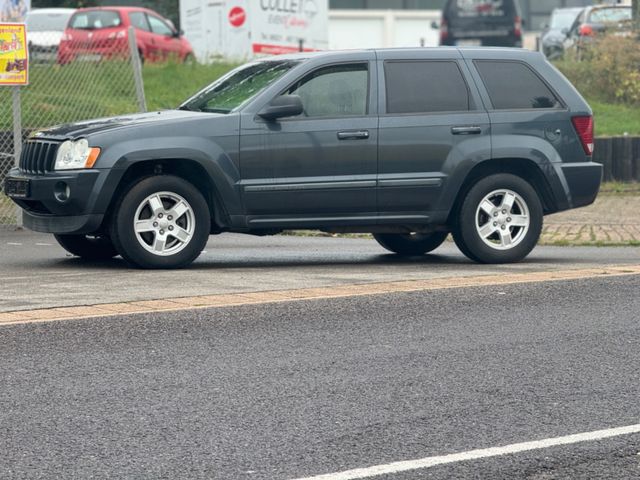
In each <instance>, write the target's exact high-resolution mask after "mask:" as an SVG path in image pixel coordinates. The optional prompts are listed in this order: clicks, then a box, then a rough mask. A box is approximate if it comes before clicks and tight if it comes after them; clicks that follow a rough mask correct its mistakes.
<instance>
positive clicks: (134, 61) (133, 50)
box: [128, 27, 147, 112]
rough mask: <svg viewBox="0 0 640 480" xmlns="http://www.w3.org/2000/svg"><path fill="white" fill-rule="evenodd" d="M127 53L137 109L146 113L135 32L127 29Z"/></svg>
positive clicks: (130, 28)
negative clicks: (128, 54) (129, 59)
mask: <svg viewBox="0 0 640 480" xmlns="http://www.w3.org/2000/svg"><path fill="white" fill-rule="evenodd" d="M128 37H129V53H130V55H131V66H132V67H133V81H134V82H135V84H136V97H137V98H138V109H139V110H140V111H141V112H146V111H147V101H146V99H145V98H144V82H143V80H142V62H141V60H140V52H139V51H138V44H137V43H136V31H135V29H134V28H133V27H129V35H128Z"/></svg>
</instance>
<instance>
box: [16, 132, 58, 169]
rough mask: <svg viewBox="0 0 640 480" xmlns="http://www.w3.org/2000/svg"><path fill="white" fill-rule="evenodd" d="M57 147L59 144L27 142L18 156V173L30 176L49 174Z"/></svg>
mask: <svg viewBox="0 0 640 480" xmlns="http://www.w3.org/2000/svg"><path fill="white" fill-rule="evenodd" d="M59 146H60V143H59V142H48V141H46V140H29V141H28V142H26V143H25V144H24V148H23V149H22V154H21V155H20V171H22V172H24V173H31V174H43V173H47V172H51V171H52V170H53V164H54V163H55V161H56V153H57V152H58V147H59Z"/></svg>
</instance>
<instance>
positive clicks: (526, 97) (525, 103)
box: [474, 60, 562, 110]
mask: <svg viewBox="0 0 640 480" xmlns="http://www.w3.org/2000/svg"><path fill="white" fill-rule="evenodd" d="M474 63H475V65H476V68H477V69H478V71H479V72H480V76H481V77H482V81H483V82H484V85H485V87H486V88H487V91H488V92H489V97H490V98H491V103H492V104H493V108H495V109H496V110H514V109H523V108H525V109H527V108H561V107H562V105H561V104H560V102H559V101H558V99H557V98H556V97H555V95H554V94H553V93H552V92H551V90H549V87H547V86H546V85H545V83H544V82H543V81H542V80H541V79H540V77H538V76H537V75H536V74H535V73H534V72H533V70H531V68H529V67H528V66H526V65H525V64H523V63H519V62H500V61H484V60H482V61H476V62H474Z"/></svg>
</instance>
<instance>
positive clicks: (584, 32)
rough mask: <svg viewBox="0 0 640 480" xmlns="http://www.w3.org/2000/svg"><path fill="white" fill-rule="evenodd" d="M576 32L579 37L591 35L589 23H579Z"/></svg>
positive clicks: (591, 30)
mask: <svg viewBox="0 0 640 480" xmlns="http://www.w3.org/2000/svg"><path fill="white" fill-rule="evenodd" d="M578 34H579V35H580V36H581V37H591V36H593V28H591V25H580V29H579V30H578Z"/></svg>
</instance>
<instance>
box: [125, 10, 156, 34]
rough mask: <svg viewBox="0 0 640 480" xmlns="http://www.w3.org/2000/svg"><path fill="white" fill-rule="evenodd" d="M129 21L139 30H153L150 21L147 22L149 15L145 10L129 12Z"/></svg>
mask: <svg viewBox="0 0 640 480" xmlns="http://www.w3.org/2000/svg"><path fill="white" fill-rule="evenodd" d="M129 21H130V22H131V25H133V27H134V28H137V29H138V30H144V31H146V32H150V31H151V28H150V27H149V22H147V16H146V15H145V13H144V12H131V13H130V14H129Z"/></svg>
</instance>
